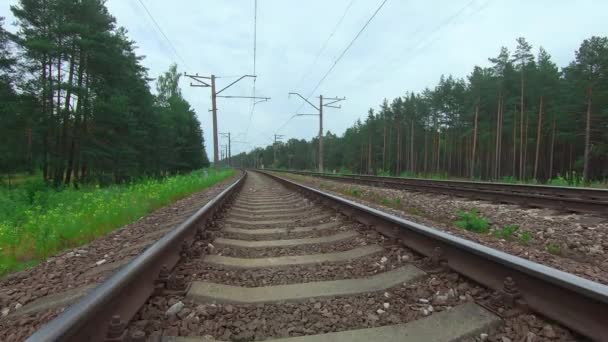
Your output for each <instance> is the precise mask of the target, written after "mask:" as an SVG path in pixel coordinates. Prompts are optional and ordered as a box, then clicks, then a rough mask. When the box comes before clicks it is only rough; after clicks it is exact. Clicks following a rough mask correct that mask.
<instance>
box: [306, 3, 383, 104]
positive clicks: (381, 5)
mask: <svg viewBox="0 0 608 342" xmlns="http://www.w3.org/2000/svg"><path fill="white" fill-rule="evenodd" d="M387 1H388V0H383V1H382V3H381V4H380V6H378V8H376V11H374V13H373V14H372V15H371V17H369V19H368V20H367V22H365V25H363V27H362V28H361V29H360V30H359V32H357V34H356V35H355V37H354V38H353V39H352V40H351V41H350V43H348V45H347V46H346V48H344V50H342V53H340V55H339V56H338V58H336V60H335V61H334V63H333V64H332V65H331V67H330V68H329V70H327V72H326V73H325V75H323V77H322V78H321V80H319V83H317V85H316V86H315V87H314V88H313V90H312V91H311V92H310V94H309V95H308V96H307V97H306V99H307V100H308V99H309V98H310V97H311V96H312V94H314V93H315V91H317V89H318V88H319V87H320V86H321V84H322V83H323V82H324V81H325V79H326V78H327V76H329V74H330V73H331V72H332V71H333V70H334V68H335V67H336V65H338V63H339V62H340V60H342V57H344V55H345V54H346V52H347V51H348V50H349V49H350V48H351V46H353V44H354V43H355V41H356V40H357V39H358V38H359V37H360V36H361V34H362V33H363V31H365V29H366V28H367V26H368V25H369V24H370V23H371V21H372V20H373V19H374V18H375V17H376V15H377V14H378V12H380V10H381V9H382V7H384V5H385V4H386V2H387ZM304 103H306V102H302V104H301V105H300V107H299V108H298V110H296V113H297V112H298V111H299V110H300V109H302V107H303V106H304Z"/></svg>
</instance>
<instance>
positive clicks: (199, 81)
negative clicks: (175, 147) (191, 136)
mask: <svg viewBox="0 0 608 342" xmlns="http://www.w3.org/2000/svg"><path fill="white" fill-rule="evenodd" d="M184 76H186V77H188V78H190V79H192V80H193V81H195V82H196V83H190V86H191V87H202V88H207V87H210V88H211V112H212V115H213V165H214V167H217V166H218V162H219V147H218V132H217V98H218V97H224V98H238V99H260V100H262V101H268V100H270V97H257V96H231V95H227V96H222V95H220V93H221V92H223V91H224V90H226V89H228V88H230V87H231V86H233V85H234V84H235V83H237V82H238V81H240V80H242V79H243V78H246V77H252V78H254V79H255V78H256V77H257V76H256V75H243V76H241V77H239V78H238V79H237V80H236V81H234V82H232V83H230V84H229V85H227V86H225V87H224V88H222V89H220V90H219V91H216V90H215V89H216V86H215V80H216V79H217V78H219V77H216V76H215V75H211V76H210V77H207V76H199V74H194V75H189V74H187V73H184ZM206 80H209V83H207V81H206Z"/></svg>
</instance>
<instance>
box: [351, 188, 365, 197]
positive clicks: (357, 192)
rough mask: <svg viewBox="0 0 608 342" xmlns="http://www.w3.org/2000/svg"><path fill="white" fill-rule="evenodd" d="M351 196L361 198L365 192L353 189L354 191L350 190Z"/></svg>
mask: <svg viewBox="0 0 608 342" xmlns="http://www.w3.org/2000/svg"><path fill="white" fill-rule="evenodd" d="M350 194H351V195H352V196H354V197H361V195H362V194H363V192H362V191H361V190H360V189H357V188H352V189H350Z"/></svg>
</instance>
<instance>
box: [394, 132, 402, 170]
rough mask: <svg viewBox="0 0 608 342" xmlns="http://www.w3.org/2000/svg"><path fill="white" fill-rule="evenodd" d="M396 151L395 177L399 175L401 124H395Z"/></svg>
mask: <svg viewBox="0 0 608 342" xmlns="http://www.w3.org/2000/svg"><path fill="white" fill-rule="evenodd" d="M396 147H397V149H396V151H395V156H396V160H395V162H396V165H395V175H396V176H399V175H400V174H401V124H397V146H396Z"/></svg>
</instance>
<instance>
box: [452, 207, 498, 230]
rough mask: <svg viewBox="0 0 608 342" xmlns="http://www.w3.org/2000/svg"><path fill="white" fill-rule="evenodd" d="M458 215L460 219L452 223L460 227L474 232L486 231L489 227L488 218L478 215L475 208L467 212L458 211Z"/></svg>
mask: <svg viewBox="0 0 608 342" xmlns="http://www.w3.org/2000/svg"><path fill="white" fill-rule="evenodd" d="M458 216H459V217H460V219H459V220H458V221H456V222H454V223H455V224H456V226H458V227H460V228H462V229H465V230H468V231H472V232H476V233H487V232H488V230H489V228H490V224H489V223H488V220H486V219H485V218H483V217H481V216H479V215H478V214H477V210H476V209H475V208H473V209H471V210H470V211H469V212H466V211H460V212H458Z"/></svg>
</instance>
